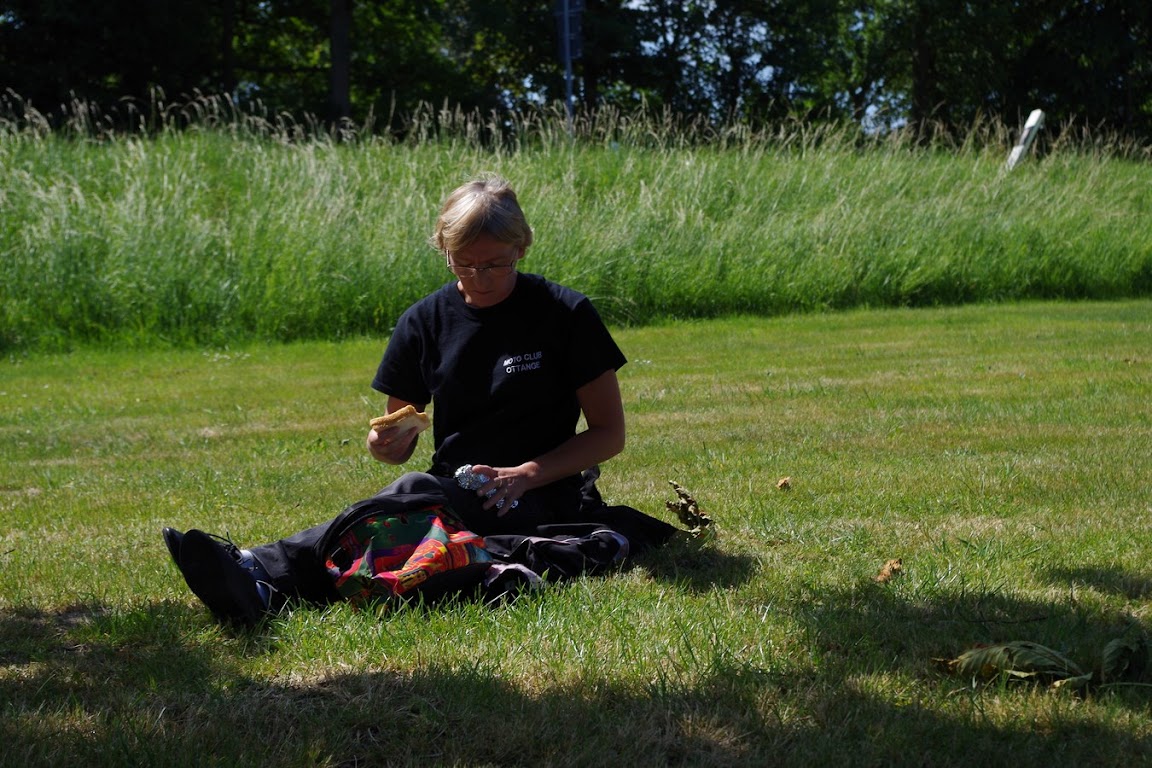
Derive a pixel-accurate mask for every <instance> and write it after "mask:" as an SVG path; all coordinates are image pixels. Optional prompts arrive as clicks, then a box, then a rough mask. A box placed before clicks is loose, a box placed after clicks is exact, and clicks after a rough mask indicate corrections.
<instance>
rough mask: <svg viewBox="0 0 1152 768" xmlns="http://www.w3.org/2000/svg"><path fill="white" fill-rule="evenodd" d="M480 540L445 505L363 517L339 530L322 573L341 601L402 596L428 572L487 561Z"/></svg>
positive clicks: (425, 576)
mask: <svg viewBox="0 0 1152 768" xmlns="http://www.w3.org/2000/svg"><path fill="white" fill-rule="evenodd" d="M491 560H492V556H491V555H490V554H489V553H488V551H487V550H486V549H485V547H484V539H483V538H482V537H480V536H478V535H476V534H475V533H473V532H472V531H469V530H467V529H466V528H465V527H464V525H463V523H462V522H461V521H460V520H459V519H458V518H457V517H456V515H455V514H454V513H453V512H452V511H451V510H450V509H448V508H446V507H433V508H430V509H426V510H420V511H412V512H406V513H404V514H399V515H372V516H369V517H365V518H363V519H362V520H360V521H359V522H357V523H356V524H354V525H353V526H352V527H351V528H349V529H348V530H347V531H345V532H344V534H343V535H342V536H341V537H340V539H339V542H338V549H337V550H336V551H335V552H334V553H333V554H332V556H331V557H329V558H328V561H327V563H326V565H327V567H328V572H329V573H330V574H331V575H332V577H333V579H334V580H335V583H336V589H337V590H338V591H339V592H340V595H341V596H342V597H344V598H345V599H347V600H351V601H354V602H364V601H368V600H374V599H380V598H385V599H387V598H395V597H405V596H407V595H409V594H411V593H412V592H413V590H416V589H417V588H418V587H420V585H422V584H424V583H425V582H427V581H428V579H429V578H431V577H433V576H438V575H442V574H447V573H450V572H451V571H455V570H458V569H461V568H465V567H466V566H470V565H476V564H480V563H488V562H491Z"/></svg>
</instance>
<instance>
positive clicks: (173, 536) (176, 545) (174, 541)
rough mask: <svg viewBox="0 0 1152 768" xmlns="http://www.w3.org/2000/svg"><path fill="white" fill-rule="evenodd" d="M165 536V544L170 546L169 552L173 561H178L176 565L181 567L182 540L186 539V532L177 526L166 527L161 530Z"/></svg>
mask: <svg viewBox="0 0 1152 768" xmlns="http://www.w3.org/2000/svg"><path fill="white" fill-rule="evenodd" d="M160 533H161V534H162V535H163V536H164V544H165V545H166V546H167V547H168V554H169V555H171V556H172V562H174V563H176V567H177V568H179V567H180V542H181V541H182V540H183V539H184V534H182V533H180V531H178V530H176V529H175V528H165V529H164V530H163V531H161V532H160Z"/></svg>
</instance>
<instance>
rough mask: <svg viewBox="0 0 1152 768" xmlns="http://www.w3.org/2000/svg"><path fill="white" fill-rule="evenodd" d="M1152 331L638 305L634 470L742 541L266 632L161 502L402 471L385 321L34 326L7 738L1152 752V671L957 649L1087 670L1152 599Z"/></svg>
mask: <svg viewBox="0 0 1152 768" xmlns="http://www.w3.org/2000/svg"><path fill="white" fill-rule="evenodd" d="M512 170H515V168H513V169H512ZM446 173H447V175H452V173H454V172H453V171H448V172H446ZM443 180H444V179H440V180H439V181H443ZM439 186H440V184H438V183H436V184H433V183H429V185H428V189H429V190H430V189H431V188H433V187H439ZM544 224H545V223H544V222H541V226H544ZM549 226H554V225H553V224H549ZM421 228H422V227H416V229H421ZM586 229H587V228H586V227H572V228H569V231H570V232H571V236H573V237H576V236H579V235H580V234H581V233H582V232H583V231H585V230H586ZM554 231H559V230H558V229H556V230H554ZM1065 231H1066V232H1070V230H1065ZM906 232H908V233H909V234H910V230H906ZM409 234H411V233H409ZM406 237H407V236H405V238H406ZM402 239H404V238H402ZM1150 334H1152V303H1150V302H1149V301H1147V300H1133V301H1112V302H1030V303H1004V304H1000V305H991V306H967V307H959V308H931V309H928V308H926V309H897V310H885V311H879V310H854V311H844V312H836V313H825V314H806V315H796V316H789V317H781V318H751V317H742V318H731V319H724V320H708V321H703V320H695V321H680V322H667V323H657V324H654V325H651V326H649V327H643V328H622V329H620V330H619V332H618V340H619V341H620V343H621V346H622V348H623V349H624V351H625V352H626V354H627V355H628V357H629V359H630V362H629V364H628V365H627V366H625V368H624V369H623V370H622V371H621V381H622V387H623V391H624V396H625V400H626V403H627V406H628V415H629V435H630V438H629V446H628V448H627V450H626V451H625V453H624V454H623V455H622V456H621V457H619V458H617V459H615V460H613V461H612V462H610V464H608V465H607V466H606V467H605V479H604V481H603V483H602V489H603V491H604V492H605V495H606V496H607V497H608V498H609V499H610V500H611V501H618V502H625V503H630V504H632V505H634V506H637V507H639V508H641V509H643V510H644V511H647V512H649V513H650V514H654V515H657V516H660V517H664V518H665V519H671V516H670V514H669V513H668V512H667V511H666V510H665V509H664V503H665V501H667V500H670V499H672V498H673V497H672V493H671V488H670V486H669V485H668V481H671V480H674V481H676V482H678V483H680V484H681V485H683V486H685V487H686V488H687V489H688V490H689V491H691V492H692V493H693V494H694V495H695V496H696V498H697V499H698V500H699V502H700V503H701V505H702V506H703V507H704V508H705V510H706V511H708V512H709V513H710V514H711V515H712V517H713V518H714V519H715V520H716V524H717V529H718V537H717V538H716V539H715V541H713V542H711V543H706V544H700V543H683V544H677V545H674V546H672V547H670V548H668V549H665V550H663V551H661V552H659V553H657V554H655V555H653V556H651V557H648V558H646V559H645V560H643V561H642V562H640V563H638V564H637V565H636V566H635V567H633V568H631V569H628V570H626V571H623V572H621V573H618V574H613V575H611V576H608V577H604V578H593V579H583V580H579V581H576V582H572V583H568V584H565V585H561V586H555V587H552V588H549V589H547V590H545V591H543V592H542V593H538V594H534V595H530V596H528V597H526V598H523V599H522V600H520V601H517V602H516V603H513V604H511V605H508V606H504V607H499V608H495V609H493V608H484V607H481V606H478V605H474V604H460V605H455V606H450V607H447V608H444V609H441V610H436V611H421V610H418V609H411V610H401V611H396V612H393V613H390V614H382V615H375V614H373V613H372V612H359V613H358V612H355V611H353V610H350V609H349V608H348V607H347V606H337V607H334V608H332V609H329V610H323V611H322V610H318V609H310V608H300V609H297V610H294V611H291V612H288V613H285V614H283V615H280V616H278V617H276V618H275V619H273V620H272V621H271V622H270V623H269V624H268V625H267V626H266V627H265V628H264V629H263V631H261V632H258V633H255V634H251V635H243V634H242V635H233V634H230V633H228V632H226V631H223V630H222V629H220V628H218V627H217V626H215V625H214V624H213V623H212V622H211V620H210V617H209V616H208V614H207V612H206V610H205V609H204V608H203V607H202V606H200V605H199V604H198V603H197V602H196V601H195V599H194V598H193V597H192V596H191V595H190V594H189V593H188V591H187V590H186V588H185V587H184V585H183V583H182V581H181V579H180V577H179V575H178V573H177V571H176V569H175V567H174V566H173V565H172V564H171V563H170V562H169V561H168V559H167V553H166V551H165V550H164V547H163V545H162V543H161V540H160V537H159V530H160V527H161V526H163V525H174V526H178V527H182V528H183V527H192V526H197V527H202V528H204V529H207V530H211V531H215V532H218V533H230V534H231V535H232V536H233V537H235V538H236V539H237V540H238V541H239V542H240V543H241V544H251V543H258V542H261V541H264V540H268V539H272V538H276V537H278V536H280V535H283V534H285V533H288V532H292V531H295V530H297V529H298V528H300V527H303V526H305V525H309V524H311V523H314V522H316V521H318V520H321V519H325V518H327V517H329V516H331V515H332V514H333V513H334V512H336V511H339V509H340V508H341V507H343V506H344V505H345V504H346V503H348V502H351V501H354V500H356V499H359V498H362V497H364V496H366V495H368V494H370V493H372V492H374V491H375V490H376V489H377V488H378V487H380V486H382V485H384V484H385V483H386V482H388V481H389V480H390V479H391V478H392V477H393V476H394V473H395V471H396V470H395V469H392V468H386V467H382V466H380V465H377V464H375V463H374V462H372V461H371V460H370V459H369V458H368V457H367V455H366V453H365V451H364V448H363V438H364V433H365V425H366V421H367V419H368V417H370V416H371V415H375V414H376V413H377V412H378V411H379V410H380V407H381V402H380V400H379V398H378V396H376V395H375V394H373V393H370V390H369V389H368V386H367V384H368V381H369V378H370V375H371V372H372V371H373V370H374V367H375V365H376V362H377V360H378V356H379V354H380V353H381V351H382V349H383V344H384V339H383V338H356V339H348V340H346V341H344V342H341V343H334V342H308V343H295V344H287V345H261V344H246V345H237V346H233V347H227V348H224V347H221V348H216V349H210V350H173V349H153V350H147V351H125V350H123V349H121V350H103V351H101V350H87V351H77V352H73V353H70V354H56V355H41V354H27V355H19V356H11V357H10V358H9V359H8V360H7V361H6V362H5V363H4V364H3V365H0V452H2V454H3V456H4V461H3V462H2V463H0V520H2V523H0V740H2V742H3V744H4V745H5V747H4V749H3V751H0V765H12V766H28V765H66V764H85V765H97V766H100V765H107V766H123V765H213V764H252V765H277V766H281V765H282V766H302V765H324V766H363V765H385V764H412V765H415V764H433V765H589V764H606V763H613V764H620V765H645V766H646V765H652V766H656V765H758V766H759V765H789V766H794V765H813V766H816V765H820V766H823V765H918V766H923V765H929V766H946V765H990V766H997V765H1002V766H1012V767H1013V768H1023V767H1024V766H1062V765H1077V766H1079V765H1087V764H1091V765H1113V766H1131V765H1138V764H1144V765H1147V764H1152V694H1150V691H1152V687H1150V686H1149V683H1150V682H1152V681H1150V679H1149V677H1148V676H1147V675H1133V676H1131V677H1130V678H1128V679H1126V680H1124V681H1122V682H1120V683H1117V684H1113V685H1107V686H1101V687H1096V688H1094V689H1093V690H1091V691H1089V692H1088V693H1086V694H1076V693H1074V692H1071V691H1067V690H1065V691H1052V690H1050V689H1049V688H1048V686H1047V685H1045V684H1044V683H1043V682H1028V681H1013V680H1011V679H1008V678H1006V677H994V678H993V679H991V680H990V681H985V680H977V679H973V678H971V677H969V676H965V675H958V674H956V673H954V672H953V671H950V670H949V669H948V668H947V667H946V665H945V664H944V663H943V660H947V659H954V658H956V657H957V655H958V654H960V653H961V652H963V651H965V650H966V649H969V648H972V647H973V646H975V645H977V644H979V643H999V642H1007V641H1016V640H1029V641H1034V642H1037V643H1042V644H1044V645H1046V646H1049V647H1051V648H1052V649H1055V650H1057V651H1059V652H1061V653H1063V654H1065V655H1067V656H1068V657H1069V658H1071V659H1073V660H1075V661H1076V663H1078V664H1080V665H1082V666H1084V667H1086V668H1089V669H1091V668H1092V667H1093V666H1094V665H1097V664H1098V663H1099V661H1098V660H1099V659H1100V656H1101V652H1102V649H1103V648H1104V647H1105V645H1106V644H1107V643H1108V642H1109V641H1110V640H1112V639H1114V638H1116V637H1118V636H1121V635H1122V634H1123V633H1125V632H1126V631H1131V629H1132V628H1134V627H1135V628H1136V629H1138V630H1141V631H1142V630H1143V629H1144V628H1146V627H1147V625H1148V622H1149V608H1148V606H1149V598H1150V596H1152V568H1150V566H1149V558H1148V552H1149V548H1148V546H1149V545H1148V542H1149V538H1148V536H1149V533H1148V531H1149V528H1150V524H1152V486H1150V485H1149V482H1148V478H1149V477H1152V451H1149V446H1150V445H1152V347H1150V345H1149V338H1150V337H1152V336H1150ZM420 450H421V452H420V453H419V454H418V455H417V456H416V457H415V459H414V460H413V466H415V467H417V468H420V467H423V466H424V463H425V462H426V460H427V457H428V456H427V450H428V448H427V445H424V446H422V448H421V449H420ZM785 476H787V477H790V478H791V486H792V487H791V490H788V491H784V490H780V489H778V488H777V482H778V481H779V480H780V478H782V477H785ZM892 558H902V563H903V571H902V572H901V575H900V576H898V577H897V578H894V579H893V580H891V581H890V582H887V583H877V582H876V581H874V579H873V577H874V576H875V575H876V574H877V572H878V571H879V569H880V568H881V566H882V565H883V564H884V563H885V562H886V561H888V560H889V559H892Z"/></svg>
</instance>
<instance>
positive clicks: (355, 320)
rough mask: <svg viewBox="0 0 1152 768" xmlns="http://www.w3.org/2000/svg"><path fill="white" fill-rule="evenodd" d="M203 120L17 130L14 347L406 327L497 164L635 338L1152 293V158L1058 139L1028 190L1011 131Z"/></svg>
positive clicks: (11, 226)
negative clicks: (936, 139) (707, 325)
mask: <svg viewBox="0 0 1152 768" xmlns="http://www.w3.org/2000/svg"><path fill="white" fill-rule="evenodd" d="M197 115H198V116H196V117H195V118H194V119H193V118H190V119H193V128H190V129H187V130H182V131H176V130H160V131H158V132H156V133H150V134H147V135H144V134H127V135H124V134H103V133H100V132H99V131H98V130H97V129H96V128H94V127H93V126H91V125H88V126H87V127H85V128H83V129H82V130H81V129H77V131H76V132H74V133H66V132H65V133H60V132H47V131H44V130H40V129H38V128H36V127H35V124H34V125H33V126H32V127H29V126H28V125H25V124H23V123H13V122H11V120H9V121H8V122H7V123H6V122H5V121H4V119H3V115H2V114H0V353H4V352H22V351H25V350H42V351H44V350H49V351H63V350H68V349H75V348H78V347H82V346H87V345H92V344H96V345H109V344H113V345H116V346H120V347H126V346H134V347H138V348H155V347H157V346H178V347H179V346H183V347H188V346H202V345H210V346H216V347H220V346H224V345H228V344H236V343H238V342H242V341H257V340H263V341H270V340H275V341H293V340H323V339H339V338H355V337H359V336H362V335H365V334H382V333H387V332H388V330H389V328H390V327H391V324H392V323H393V322H394V321H395V319H396V317H397V316H398V314H399V313H400V312H401V311H402V310H403V309H405V308H406V307H407V306H408V305H409V304H410V303H411V302H412V301H414V300H415V299H417V298H419V297H420V296H423V295H425V294H426V293H428V292H429V291H430V290H431V289H432V288H434V287H435V286H437V285H439V284H440V283H442V282H443V281H444V280H445V279H446V277H447V273H446V272H445V270H444V268H443V263H442V259H440V258H439V257H438V256H437V255H436V254H435V253H434V252H432V251H431V250H430V249H429V248H428V247H427V245H426V244H425V242H426V238H427V236H428V235H429V234H430V233H431V229H432V224H433V220H434V217H435V211H436V207H437V205H438V203H439V201H440V199H441V198H442V197H443V196H444V195H445V194H446V193H447V191H448V190H449V189H451V188H452V187H454V186H456V185H457V184H458V183H460V182H462V181H464V180H465V179H467V178H469V177H471V176H472V175H474V174H476V173H477V172H479V171H485V170H491V171H498V172H501V173H503V174H505V175H507V176H508V177H509V178H510V179H511V180H512V181H513V183H514V185H515V186H516V188H517V189H518V190H519V191H520V192H521V195H522V198H523V202H524V205H525V208H526V210H527V212H528V215H529V220H530V222H531V223H532V224H533V226H534V227H535V229H536V234H537V245H536V246H534V247H533V249H532V250H531V251H530V253H529V258H528V260H527V261H526V262H525V268H526V269H528V270H531V271H536V272H541V273H543V274H545V275H546V276H548V277H550V278H552V279H554V280H557V281H559V282H562V283H565V284H567V285H571V286H572V287H574V288H576V289H578V290H580V291H582V292H584V293H586V294H588V295H590V296H592V297H594V298H595V299H596V301H597V303H598V305H599V306H600V308H601V310H602V312H603V313H604V314H605V315H606V316H607V317H608V319H609V320H611V321H612V322H614V323H618V324H629V325H641V324H646V323H649V322H653V321H660V320H663V319H668V318H709V317H721V316H728V315H732V314H757V315H762V316H777V315H782V314H788V313H792V312H797V311H812V310H824V309H829V308H831V309H844V308H852V307H887V306H896V307H905V306H944V305H957V304H961V303H965V302H973V301H1012V300H1021V299H1054V298H1062V299H1116V298H1131V297H1142V296H1143V297H1146V296H1149V295H1152V228H1150V227H1148V226H1147V222H1148V221H1149V220H1150V219H1152V164H1149V163H1148V162H1147V153H1146V152H1145V153H1144V154H1143V155H1142V154H1140V153H1139V152H1132V151H1127V152H1125V151H1121V148H1117V147H1113V146H1110V145H1108V143H1107V142H1106V141H1100V140H1099V139H1097V140H1092V139H1091V137H1089V138H1084V137H1078V136H1071V135H1068V134H1065V133H1061V132H1060V131H1059V130H1058V129H1057V130H1054V131H1051V132H1050V133H1049V134H1047V135H1045V137H1044V139H1043V141H1042V142H1041V144H1040V145H1038V149H1037V152H1036V153H1035V154H1034V155H1033V156H1031V157H1029V158H1028V159H1027V161H1026V162H1024V163H1022V164H1021V165H1020V166H1018V167H1017V168H1016V169H1015V170H1014V171H1012V172H1011V173H1008V172H1006V171H1005V170H1004V161H1005V158H1006V156H1007V152H1008V149H1009V148H1010V147H1011V144H1012V141H1013V137H1012V131H1009V130H1006V129H1004V128H1000V129H999V130H993V129H992V128H991V127H985V129H984V130H977V129H974V130H973V133H972V136H971V137H970V138H969V139H968V140H967V141H965V142H964V143H963V144H961V145H959V146H948V147H940V146H934V147H928V148H925V147H922V146H920V145H918V144H917V143H916V142H914V141H913V140H911V139H910V138H909V137H906V136H903V137H902V136H899V135H894V136H888V137H861V136H859V135H856V134H853V133H848V132H846V131H843V130H839V129H836V128H829V127H825V128H819V127H806V126H801V125H790V126H785V127H784V128H782V129H780V130H779V131H776V132H769V133H765V134H750V133H748V132H740V131H737V130H736V129H735V128H734V129H733V130H732V132H731V133H730V134H723V135H719V136H712V137H709V139H708V141H707V142H702V141H696V142H693V141H687V140H683V135H684V134H683V133H682V132H679V131H674V130H673V129H671V128H669V127H667V126H665V125H663V124H660V123H659V122H656V123H651V124H645V123H639V124H633V123H626V122H619V121H618V122H615V123H614V122H612V121H610V120H608V119H607V117H603V118H602V122H601V123H596V124H593V125H589V126H583V127H582V129H581V134H580V138H579V140H578V141H576V142H570V141H569V140H568V138H567V136H566V135H565V133H564V131H563V128H562V125H563V123H562V122H561V121H554V122H553V123H547V122H546V121H545V122H541V123H540V124H532V125H526V126H523V127H522V131H521V136H522V140H521V143H520V144H512V145H509V146H502V147H492V146H489V145H486V144H485V143H484V142H483V141H482V136H481V135H479V134H482V133H483V131H482V129H483V126H478V125H476V124H474V123H472V122H469V121H468V120H466V119H464V118H461V119H460V120H459V122H458V124H454V123H452V122H451V121H448V123H449V127H448V128H443V125H444V124H443V123H440V124H439V125H440V127H441V128H442V129H443V130H442V131H441V132H439V133H435V134H429V135H426V136H425V135H421V133H420V131H415V132H414V137H413V139H412V141H410V142H408V143H395V142H386V141H380V140H376V139H373V138H371V137H363V138H359V137H357V138H354V139H353V140H351V141H348V142H343V143H341V142H336V141H333V140H331V139H330V138H328V137H326V136H324V135H322V134H321V135H317V134H314V133H313V134H308V133H307V132H306V131H305V132H304V134H303V135H301V133H300V131H298V130H296V128H298V127H293V126H280V127H268V126H265V125H264V124H263V123H260V124H254V123H253V122H252V121H251V120H247V121H245V120H244V119H240V118H236V117H234V116H229V115H223V116H220V115H216V116H215V117H214V116H213V114H203V113H197ZM173 119H175V118H173ZM453 126H454V127H453Z"/></svg>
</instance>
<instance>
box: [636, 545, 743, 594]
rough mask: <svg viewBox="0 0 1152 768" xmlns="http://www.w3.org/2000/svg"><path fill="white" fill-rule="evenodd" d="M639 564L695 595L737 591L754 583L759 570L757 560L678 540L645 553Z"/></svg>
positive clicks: (655, 576) (654, 575) (661, 578)
mask: <svg viewBox="0 0 1152 768" xmlns="http://www.w3.org/2000/svg"><path fill="white" fill-rule="evenodd" d="M637 564H638V565H640V566H642V567H644V568H646V569H647V570H648V571H649V573H651V574H652V577H653V578H655V579H658V580H660V581H667V582H674V583H676V584H679V585H681V586H683V587H685V588H686V589H688V590H691V591H693V592H707V591H708V590H710V589H712V588H714V587H725V588H728V587H737V586H739V585H741V584H744V583H746V582H748V581H750V580H751V579H752V577H753V576H755V575H756V571H757V569H758V567H759V561H758V560H757V559H756V558H754V557H750V556H748V555H740V554H732V553H729V552H724V551H723V550H721V549H718V548H717V547H715V546H713V545H712V544H711V543H708V542H705V541H700V540H696V539H690V538H687V537H678V538H674V539H673V540H672V541H670V542H668V543H667V544H666V545H664V546H663V547H661V548H659V549H656V550H652V551H649V552H645V553H644V554H643V555H641V556H640V557H639V558H637Z"/></svg>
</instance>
